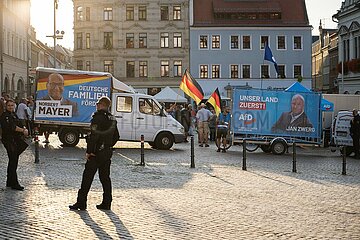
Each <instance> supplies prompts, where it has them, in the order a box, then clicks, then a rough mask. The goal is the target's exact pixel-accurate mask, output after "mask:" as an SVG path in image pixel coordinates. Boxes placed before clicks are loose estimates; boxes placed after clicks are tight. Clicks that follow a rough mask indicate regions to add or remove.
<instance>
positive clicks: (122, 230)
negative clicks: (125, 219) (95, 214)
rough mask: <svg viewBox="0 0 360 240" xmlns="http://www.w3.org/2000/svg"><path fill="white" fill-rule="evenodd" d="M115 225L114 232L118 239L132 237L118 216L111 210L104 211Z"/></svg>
mask: <svg viewBox="0 0 360 240" xmlns="http://www.w3.org/2000/svg"><path fill="white" fill-rule="evenodd" d="M104 213H105V214H106V215H107V216H108V217H109V218H110V220H111V222H112V223H113V224H114V226H115V227H116V232H117V234H118V236H119V238H120V239H134V238H133V236H131V234H130V232H129V230H128V229H127V228H126V227H125V226H124V224H123V223H122V221H121V220H120V218H119V217H118V216H117V215H116V214H115V213H114V212H113V211H104Z"/></svg>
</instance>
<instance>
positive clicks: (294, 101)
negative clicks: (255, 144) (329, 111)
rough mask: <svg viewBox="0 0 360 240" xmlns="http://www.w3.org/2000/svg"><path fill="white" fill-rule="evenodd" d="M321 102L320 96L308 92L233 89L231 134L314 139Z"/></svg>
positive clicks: (319, 125) (317, 130)
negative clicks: (232, 132)
mask: <svg viewBox="0 0 360 240" xmlns="http://www.w3.org/2000/svg"><path fill="white" fill-rule="evenodd" d="M320 100H321V95H320V94H317V93H311V92H309V93H303V92H301V93H296V92H284V91H270V90H269V91H263V90H240V89H235V90H234V99H233V116H232V118H233V129H234V133H240V134H256V135H270V136H271V135H274V136H289V137H313V138H317V137H319V136H320V134H321V123H320V122H321V119H320Z"/></svg>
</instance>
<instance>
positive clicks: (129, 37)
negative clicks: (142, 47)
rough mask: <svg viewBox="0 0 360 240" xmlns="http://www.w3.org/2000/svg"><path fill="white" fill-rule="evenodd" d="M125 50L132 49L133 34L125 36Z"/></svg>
mask: <svg viewBox="0 0 360 240" xmlns="http://www.w3.org/2000/svg"><path fill="white" fill-rule="evenodd" d="M126 48H134V34H133V33H127V34H126Z"/></svg>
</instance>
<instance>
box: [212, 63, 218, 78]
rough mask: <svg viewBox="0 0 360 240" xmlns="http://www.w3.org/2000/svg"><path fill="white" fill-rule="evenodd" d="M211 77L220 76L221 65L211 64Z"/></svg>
mask: <svg viewBox="0 0 360 240" xmlns="http://www.w3.org/2000/svg"><path fill="white" fill-rule="evenodd" d="M211 77H212V78H220V65H212V66H211Z"/></svg>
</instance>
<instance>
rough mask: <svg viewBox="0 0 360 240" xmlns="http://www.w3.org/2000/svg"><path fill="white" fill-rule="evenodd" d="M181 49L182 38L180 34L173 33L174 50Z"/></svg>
mask: <svg viewBox="0 0 360 240" xmlns="http://www.w3.org/2000/svg"><path fill="white" fill-rule="evenodd" d="M181 47H182V36H181V33H174V48H181Z"/></svg>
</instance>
